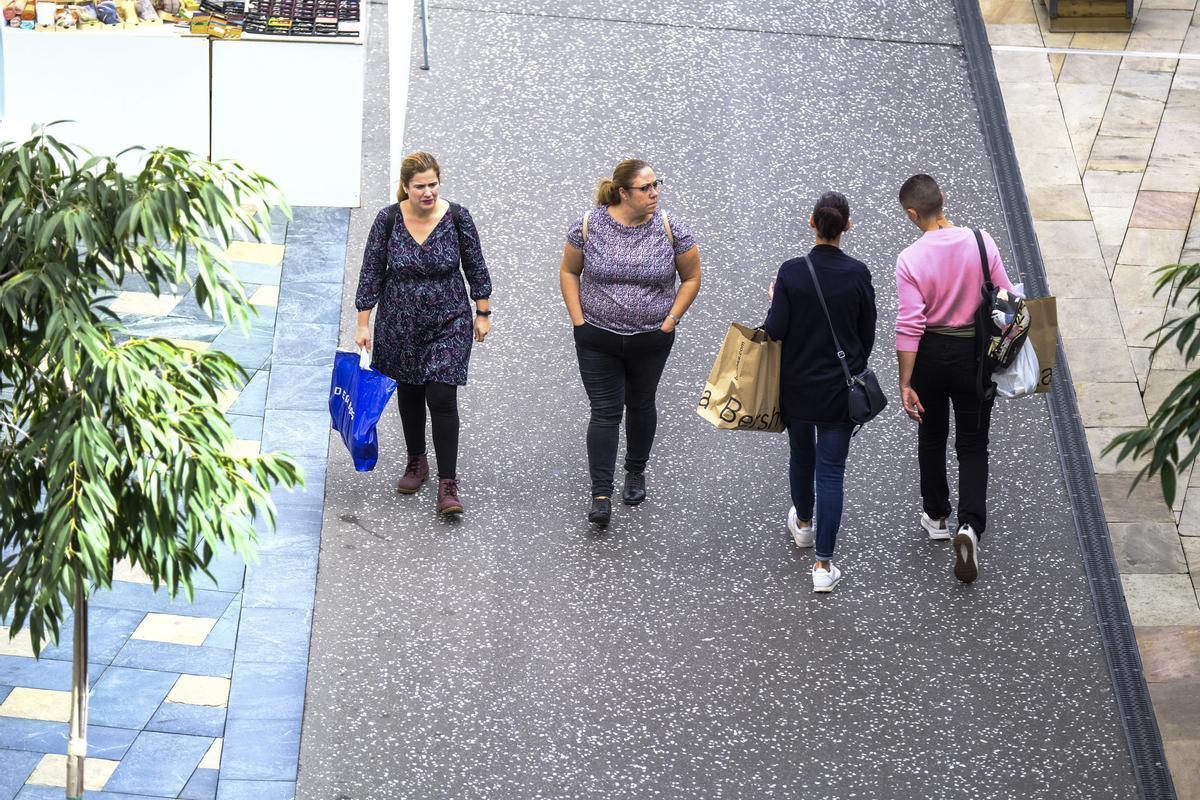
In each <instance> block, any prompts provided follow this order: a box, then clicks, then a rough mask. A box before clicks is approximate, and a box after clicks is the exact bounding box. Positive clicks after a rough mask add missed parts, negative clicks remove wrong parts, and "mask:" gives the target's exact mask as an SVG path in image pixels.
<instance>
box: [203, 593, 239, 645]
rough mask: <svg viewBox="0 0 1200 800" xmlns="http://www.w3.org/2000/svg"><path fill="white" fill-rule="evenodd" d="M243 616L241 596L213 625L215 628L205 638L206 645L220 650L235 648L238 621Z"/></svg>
mask: <svg viewBox="0 0 1200 800" xmlns="http://www.w3.org/2000/svg"><path fill="white" fill-rule="evenodd" d="M241 617H242V603H241V596H240V595H239V597H238V599H237V600H235V601H234V602H232V603H230V604H229V608H227V609H225V613H224V614H222V615H221V618H220V619H219V620H217V624H216V625H213V629H212V630H211V631H209V632H208V636H206V637H205V638H204V646H205V647H215V648H217V649H220V650H233V649H234V648H235V646H236V645H237V627H238V621H239V620H240V619H241Z"/></svg>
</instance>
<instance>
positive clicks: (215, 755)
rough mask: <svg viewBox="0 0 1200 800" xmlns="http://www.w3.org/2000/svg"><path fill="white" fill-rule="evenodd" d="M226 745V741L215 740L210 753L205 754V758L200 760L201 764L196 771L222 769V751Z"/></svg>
mask: <svg viewBox="0 0 1200 800" xmlns="http://www.w3.org/2000/svg"><path fill="white" fill-rule="evenodd" d="M224 744H225V740H224V739H213V743H212V746H211V747H209V748H208V752H207V753H205V754H204V758H202V759H200V764H199V765H198V766H197V767H196V769H220V767H221V751H222V749H223V748H224Z"/></svg>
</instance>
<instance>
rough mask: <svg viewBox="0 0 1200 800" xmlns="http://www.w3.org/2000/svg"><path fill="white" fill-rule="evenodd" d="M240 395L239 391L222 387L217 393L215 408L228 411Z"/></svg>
mask: <svg viewBox="0 0 1200 800" xmlns="http://www.w3.org/2000/svg"><path fill="white" fill-rule="evenodd" d="M240 395H241V392H237V391H234V390H233V389H222V390H221V392H220V394H219V395H218V400H217V408H218V409H220V410H221V412H222V413H224V412H226V411H228V410H229V409H230V408H231V407H232V406H233V404H234V403H236V402H237V399H238V397H239V396H240Z"/></svg>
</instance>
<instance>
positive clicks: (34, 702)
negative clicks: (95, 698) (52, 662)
mask: <svg viewBox="0 0 1200 800" xmlns="http://www.w3.org/2000/svg"><path fill="white" fill-rule="evenodd" d="M0 717H18V718H20V719H40V720H45V721H47V722H68V721H70V719H71V693H70V692H60V691H51V690H49V689H29V688H26V687H24V686H17V687H16V688H14V689H13V690H12V692H10V693H9V695H8V697H6V698H5V699H4V702H3V703H0Z"/></svg>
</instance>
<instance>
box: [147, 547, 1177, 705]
mask: <svg viewBox="0 0 1200 800" xmlns="http://www.w3.org/2000/svg"><path fill="white" fill-rule="evenodd" d="M1176 538H1178V537H1176ZM167 700H168V701H169V702H172V703H186V704H188V705H193V706H211V707H214V708H224V707H225V706H226V705H228V704H229V679H228V678H210V677H206V676H204V675H180V676H179V680H177V681H175V685H174V686H173V687H171V691H170V692H169V693H168V694H167Z"/></svg>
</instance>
